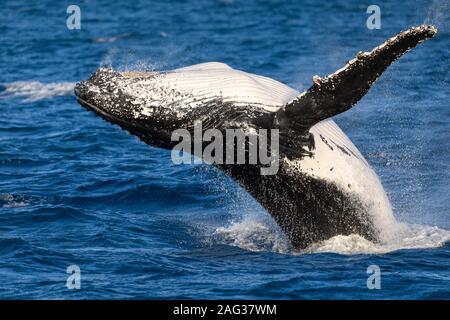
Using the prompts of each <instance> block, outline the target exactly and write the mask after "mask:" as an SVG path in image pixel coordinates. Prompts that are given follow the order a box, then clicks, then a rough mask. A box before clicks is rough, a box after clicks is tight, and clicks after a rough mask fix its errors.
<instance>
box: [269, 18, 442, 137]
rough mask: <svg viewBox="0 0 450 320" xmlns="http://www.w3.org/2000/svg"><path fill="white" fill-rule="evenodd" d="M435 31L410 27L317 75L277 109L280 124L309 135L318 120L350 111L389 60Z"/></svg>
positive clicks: (391, 61)
mask: <svg viewBox="0 0 450 320" xmlns="http://www.w3.org/2000/svg"><path fill="white" fill-rule="evenodd" d="M436 32H437V29H436V28H435V27H433V26H419V27H415V28H411V29H408V30H406V31H403V32H400V33H398V34H397V35H396V36H394V37H392V38H390V39H388V40H387V41H385V42H384V43H383V44H381V45H379V46H377V47H376V48H374V49H373V50H372V51H370V52H359V53H358V54H357V55H356V57H355V58H354V59H352V60H350V61H349V62H348V63H347V64H346V65H345V66H344V67H343V68H341V69H339V70H337V71H336V72H334V73H332V74H330V75H328V76H327V77H324V78H320V77H317V76H314V77H313V85H312V86H311V87H310V88H309V89H308V90H307V91H305V92H303V93H301V94H300V95H299V96H297V97H296V98H295V99H293V100H291V101H290V102H288V103H287V104H286V105H285V106H284V107H283V108H280V110H278V111H277V119H278V122H279V124H280V127H283V126H284V127H287V128H291V129H293V130H296V131H297V134H298V133H301V132H304V134H305V135H306V134H307V132H308V130H309V129H310V128H311V127H312V126H313V125H315V124H316V123H318V122H320V121H322V120H324V119H327V118H330V117H332V116H335V115H337V114H339V113H342V112H344V111H347V110H348V109H350V108H351V107H352V106H354V105H355V104H356V103H357V102H358V101H359V100H360V99H361V98H362V97H363V96H364V95H365V94H366V93H367V92H368V91H369V89H370V87H371V86H372V84H373V83H374V82H375V80H377V79H378V77H379V76H380V75H381V74H382V73H383V72H384V71H385V70H386V68H387V67H389V65H390V64H392V63H393V62H394V61H395V60H396V59H397V58H399V57H400V56H402V55H403V54H405V53H406V52H408V51H409V50H410V49H412V48H414V47H415V46H416V45H417V44H419V43H420V42H423V41H424V40H426V39H428V38H431V37H433V36H434V35H435V34H436Z"/></svg>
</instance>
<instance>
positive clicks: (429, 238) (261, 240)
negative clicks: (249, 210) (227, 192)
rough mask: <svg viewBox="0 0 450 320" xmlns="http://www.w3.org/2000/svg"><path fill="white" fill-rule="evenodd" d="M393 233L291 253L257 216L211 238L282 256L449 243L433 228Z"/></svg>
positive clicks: (448, 234) (335, 240)
mask: <svg viewBox="0 0 450 320" xmlns="http://www.w3.org/2000/svg"><path fill="white" fill-rule="evenodd" d="M396 229H397V233H395V234H392V236H391V237H390V239H389V241H387V242H384V243H373V242H370V241H368V240H366V239H365V238H363V237H361V236H360V235H357V234H351V235H347V236H344V235H337V236H334V237H332V238H330V239H328V240H325V241H323V242H319V243H314V244H312V245H311V246H309V247H308V248H307V249H305V250H301V251H298V250H294V249H293V248H292V246H291V245H290V243H289V240H288V239H287V237H286V236H285V234H284V233H283V231H282V230H281V229H280V228H279V227H278V226H277V225H276V224H275V222H273V221H271V219H264V218H262V217H261V216H259V217H258V216H257V215H250V216H244V217H242V219H241V220H239V221H233V222H231V223H230V224H229V225H227V226H223V227H219V228H217V229H216V230H215V236H218V237H219V240H220V241H221V242H223V243H225V244H227V245H231V246H236V247H238V248H241V249H244V250H249V251H255V252H260V251H271V252H278V253H283V254H293V255H298V254H312V253H325V252H327V253H338V254H343V255H355V254H384V253H388V252H393V251H397V250H403V249H426V248H436V247H440V246H443V245H444V244H445V243H446V242H448V241H450V231H448V230H444V229H441V228H438V227H436V226H426V225H418V224H405V223H398V225H397V228H396Z"/></svg>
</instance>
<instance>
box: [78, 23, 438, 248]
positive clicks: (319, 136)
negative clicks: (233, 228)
mask: <svg viewBox="0 0 450 320" xmlns="http://www.w3.org/2000/svg"><path fill="white" fill-rule="evenodd" d="M435 33H436V29H435V28H434V27H432V26H426V25H423V26H419V27H415V28H411V29H408V30H406V31H403V32H400V33H399V34H397V35H396V36H394V37H392V38H390V39H388V40H387V41H386V42H384V43H383V44H381V45H380V46H378V47H376V48H374V49H373V50H372V51H370V52H359V53H358V54H357V56H356V57H355V58H354V59H352V60H350V61H349V62H348V63H347V64H346V65H345V66H344V67H342V68H341V69H339V70H337V71H336V72H334V73H332V74H330V75H329V76H327V77H324V78H320V77H317V76H315V77H314V78H313V84H312V86H311V87H310V88H309V89H308V90H306V91H305V92H303V93H299V92H297V91H296V90H294V89H292V88H290V87H289V86H287V85H285V84H283V83H280V82H278V81H276V80H273V79H270V78H267V77H263V76H259V75H255V74H251V73H247V72H244V71H240V70H235V69H233V68H231V67H230V66H228V65H226V64H223V63H219V62H210V63H202V64H197V65H193V66H189V67H185V68H179V69H175V70H170V71H159V72H132V71H130V72H117V71H114V70H111V69H105V68H100V69H98V70H97V71H96V72H95V73H94V74H93V75H92V76H91V78H90V79H88V80H87V81H82V82H80V83H78V84H77V86H76V87H75V94H76V96H77V99H78V101H79V103H80V104H81V105H82V106H84V107H86V108H87V109H89V110H92V111H94V112H95V113H96V114H97V115H100V116H101V117H103V118H104V119H105V120H107V121H109V122H111V123H114V124H118V125H119V126H120V127H122V128H123V129H125V130H127V131H129V132H130V133H132V134H134V135H136V136H137V137H139V138H140V139H141V140H143V141H144V142H146V143H147V144H149V145H152V146H156V147H162V148H172V147H173V146H174V144H175V143H174V142H173V141H172V139H171V133H172V132H173V131H174V130H176V129H179V128H183V129H186V130H188V131H192V130H194V124H195V123H196V122H197V121H200V122H202V124H203V130H206V129H209V128H214V129H218V130H220V131H223V132H225V131H227V130H228V129H235V128H239V129H243V130H245V131H247V132H254V131H255V130H259V129H277V130H279V135H280V146H279V147H280V153H279V169H278V171H277V173H276V174H273V175H262V174H260V167H261V166H259V165H254V164H251V163H244V164H238V165H235V164H234V165H233V164H218V165H217V166H218V167H219V168H220V169H222V170H223V171H224V172H226V173H227V174H228V175H230V176H231V177H232V178H233V179H234V180H235V181H237V182H238V183H239V184H240V185H241V186H242V187H243V188H245V189H246V190H247V191H248V192H249V193H250V194H251V195H252V196H253V197H254V198H255V199H256V200H257V201H258V202H259V203H260V204H261V205H262V206H263V207H264V208H265V209H266V210H267V211H268V212H269V213H270V214H271V215H272V217H273V218H274V220H275V221H276V222H277V223H278V224H279V225H280V227H281V228H282V229H283V230H284V231H285V233H286V234H287V236H288V237H289V239H290V240H291V242H292V244H293V246H294V247H296V248H306V247H308V246H309V245H310V244H312V243H314V242H317V241H322V240H326V239H329V238H330V237H333V236H336V235H349V234H359V235H361V236H363V237H365V238H366V239H369V240H371V241H384V240H387V238H388V237H389V236H390V234H387V233H386V230H389V231H392V230H393V229H392V226H393V225H395V219H394V217H393V214H392V210H391V207H390V204H389V200H388V198H387V196H386V194H385V192H384V190H383V187H382V185H381V183H380V181H379V179H378V177H377V175H376V174H375V172H374V171H373V170H372V169H371V167H370V166H369V164H368V163H367V161H366V160H365V159H364V157H363V155H362V154H361V153H360V152H359V151H358V149H357V148H356V147H355V146H354V145H353V143H352V142H351V141H350V139H349V138H348V137H347V136H346V135H345V134H344V133H343V132H342V130H341V129H340V128H339V127H338V126H337V125H336V124H335V123H334V122H333V120H331V119H330V118H331V117H332V116H334V115H336V114H339V113H341V112H344V111H346V110H348V109H350V108H351V107H352V106H354V105H355V104H356V103H357V102H358V101H359V100H360V99H361V98H362V97H363V96H364V95H365V94H366V93H367V92H368V90H369V89H370V87H371V86H372V84H373V83H374V82H375V80H376V79H377V78H378V77H379V76H380V75H381V74H382V73H383V72H384V70H385V69H386V68H387V67H388V66H389V65H390V64H391V63H392V62H394V61H395V60H396V59H397V58H398V57H400V56H401V55H403V54H404V53H405V52H408V51H409V50H410V49H411V48H413V47H415V46H416V45H417V44H418V43H420V42H422V41H424V40H426V39H428V38H431V37H432V36H433V35H434V34H435Z"/></svg>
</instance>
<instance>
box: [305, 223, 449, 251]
mask: <svg viewBox="0 0 450 320" xmlns="http://www.w3.org/2000/svg"><path fill="white" fill-rule="evenodd" d="M399 225H400V226H399V227H400V228H399V229H401V232H400V233H398V234H395V235H393V237H392V239H391V241H389V242H387V243H380V244H377V243H373V242H370V241H368V240H366V239H364V238H363V237H361V236H359V235H356V234H352V235H349V236H342V235H339V236H335V237H333V238H331V239H328V240H326V241H323V242H321V243H316V244H314V245H312V246H310V247H309V248H308V249H307V250H305V252H308V253H318V252H333V253H339V254H381V253H388V252H392V251H397V250H402V249H425V248H436V247H440V246H443V245H444V244H445V243H446V242H448V241H450V231H447V230H443V229H440V228H438V227H432V226H424V225H417V224H399Z"/></svg>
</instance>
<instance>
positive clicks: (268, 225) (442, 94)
mask: <svg viewBox="0 0 450 320" xmlns="http://www.w3.org/2000/svg"><path fill="white" fill-rule="evenodd" d="M70 4H77V5H79V7H80V9H81V29H80V30H68V29H67V27H66V19H67V17H68V14H66V9H67V7H68V6H69V5H70ZM368 4H369V3H363V2H358V1H336V0H330V1H323V2H320V1H312V0H308V1H295V0H291V1H281V0H280V1H243V0H241V1H240V0H222V1H214V0H211V1H206V0H196V1H170V2H168V1H125V0H116V1H113V2H111V1H106V0H104V1H87V0H86V1H75V3H74V1H33V2H32V1H17V0H14V1H12V0H2V1H1V3H0V16H1V19H0V43H1V50H0V115H1V116H0V283H1V285H0V298H1V299H11V298H18V299H22V298H26V299H36V298H38V299H57V298H59V299H122V298H125V299H134V298H143V299H152V298H158V299H166V298H182V299H184V298H188V299H190V298H200V299H201V298H206V299H213V298H219V299H221V298H226V299H236V298H245V299H259V298H264V299H336V298H338V299H391V298H399V299H418V298H421V299H449V298H450V272H449V270H450V244H449V240H450V231H449V230H450V219H449V218H450V209H449V208H450V188H449V182H450V167H449V156H450V139H449V134H450V130H449V129H450V105H449V101H450V99H449V98H450V91H449V88H450V87H449V84H450V78H449V63H450V52H449V50H450V49H449V48H450V46H449V44H450V42H449V39H450V26H449V21H450V19H449V18H450V17H449V15H450V10H449V3H448V1H445V0H437V1H407V2H406V1H403V2H398V1H383V2H382V3H381V2H380V3H379V4H378V5H379V6H380V8H381V21H382V28H381V29H380V30H369V29H367V27H366V19H367V17H368V16H369V15H368V14H367V13H366V9H367V6H368ZM375 4H376V3H375ZM422 23H432V24H435V25H436V26H437V27H438V28H439V34H438V35H437V36H436V37H435V38H434V39H432V40H430V41H427V42H426V43H424V44H423V45H421V46H419V47H418V48H416V49H415V50H413V51H412V52H410V53H408V54H407V55H405V56H404V57H402V58H401V59H400V60H399V61H398V62H397V63H395V64H394V65H393V66H392V67H391V68H390V69H389V70H387V71H386V72H385V73H384V74H383V75H382V77H381V78H380V79H379V80H378V82H377V83H376V84H375V86H374V87H373V88H372V90H371V91H370V92H369V93H368V94H367V95H366V96H365V97H364V99H363V100H362V101H360V102H359V104H358V106H357V107H356V108H354V109H352V110H351V111H348V112H346V113H344V114H342V115H340V116H338V117H336V122H337V123H338V124H339V125H340V126H341V128H342V129H343V130H344V131H345V132H346V133H347V134H348V136H349V137H350V138H351V139H352V141H353V142H354V143H355V144H356V145H357V147H358V148H359V150H360V151H361V152H362V153H363V154H364V156H365V157H366V159H367V160H368V161H369V162H370V163H371V165H372V166H373V167H374V169H375V170H376V171H377V173H378V174H379V176H380V178H381V180H382V182H383V185H384V187H385V189H386V191H387V193H388V196H389V198H390V200H391V203H392V206H393V209H394V212H395V216H396V218H397V220H398V221H399V223H401V224H402V226H403V231H402V232H400V233H398V234H396V237H395V239H394V240H392V242H391V243H386V244H382V245H380V244H373V243H370V242H368V241H366V240H364V239H363V238H361V237H358V236H356V235H352V236H346V237H344V236H337V237H334V238H332V239H329V240H327V241H325V242H323V243H317V244H314V245H313V246H312V247H310V248H308V249H307V250H305V251H302V252H297V251H295V250H293V249H292V248H291V247H290V245H289V242H288V241H287V240H286V238H285V236H284V235H283V233H282V232H281V231H280V230H279V228H278V227H277V226H276V225H275V223H274V222H273V220H272V219H271V218H270V216H269V215H268V214H267V213H266V212H265V210H264V209H263V208H261V207H260V205H259V204H258V203H257V202H256V201H255V200H253V199H252V198H251V197H250V196H249V195H248V194H246V193H245V191H243V190H242V189H241V188H240V187H239V186H237V184H236V183H234V182H233V181H232V180H231V179H230V178H228V177H226V176H225V175H224V174H222V173H221V172H219V171H218V170H216V169H214V168H212V167H210V166H207V165H181V166H176V165H173V164H172V163H171V161H170V153H169V152H168V151H164V150H160V149H156V148H152V147H149V146H147V145H145V144H143V143H141V142H140V141H138V140H137V139H136V138H135V137H133V136H131V135H129V134H127V133H125V132H124V131H122V130H119V128H118V127H117V126H112V125H110V124H108V123H106V122H104V121H102V120H101V119H99V118H96V117H95V116H94V115H93V114H92V113H89V112H86V111H85V110H84V109H82V108H80V106H79V105H78V104H77V103H76V101H75V98H74V96H73V94H72V91H73V86H74V84H75V83H76V82H77V81H79V80H81V79H85V78H87V77H88V76H89V74H90V73H91V72H93V71H94V70H95V69H96V68H98V67H99V66H112V67H114V68H118V69H121V70H130V69H131V70H163V69H171V68H176V67H182V66H186V65H189V64H194V63H200V62H206V61H220V62H225V63H227V64H229V65H231V66H232V67H234V68H238V69H242V70H246V71H249V72H253V73H257V74H261V75H265V76H269V77H272V78H274V79H277V80H279V81H282V82H284V83H286V84H289V85H290V86H292V87H294V88H296V89H298V90H302V89H306V88H308V87H309V86H310V85H311V78H312V76H313V75H314V74H318V75H326V74H328V73H331V72H333V71H335V70H336V69H338V68H340V67H341V66H343V65H344V63H345V62H346V61H347V60H349V59H351V58H352V57H354V55H355V54H356V52H358V51H360V50H370V49H371V48H372V47H374V46H376V45H378V44H379V43H381V42H382V41H384V40H385V39H386V38H388V37H390V36H392V35H394V34H395V33H397V32H398V31H400V30H404V29H406V28H408V27H410V26H413V25H418V24H422ZM71 265H77V266H79V268H80V270H81V288H80V289H79V290H76V289H75V290H70V289H68V288H67V286H66V281H67V278H68V276H69V275H68V274H67V272H66V270H67V267H68V266H71ZM370 265H377V266H379V268H380V270H381V278H380V279H381V289H379V290H369V289H368V287H367V279H368V277H369V276H370V274H368V273H367V268H368V267H369V266H370Z"/></svg>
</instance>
